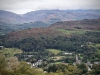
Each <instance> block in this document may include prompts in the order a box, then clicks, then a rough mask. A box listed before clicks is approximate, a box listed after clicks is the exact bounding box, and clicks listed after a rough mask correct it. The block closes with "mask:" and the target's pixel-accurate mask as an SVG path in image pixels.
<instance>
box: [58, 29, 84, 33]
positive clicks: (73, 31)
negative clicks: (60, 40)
mask: <svg viewBox="0 0 100 75" xmlns="http://www.w3.org/2000/svg"><path fill="white" fill-rule="evenodd" d="M57 30H58V31H61V32H62V33H64V34H84V33H85V32H86V30H65V29H57Z"/></svg>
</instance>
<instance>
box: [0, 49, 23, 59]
mask: <svg viewBox="0 0 100 75" xmlns="http://www.w3.org/2000/svg"><path fill="white" fill-rule="evenodd" d="M0 53H3V54H4V55H7V56H8V57H13V56H14V55H15V54H18V53H22V50H20V49H17V48H4V49H2V50H0Z"/></svg>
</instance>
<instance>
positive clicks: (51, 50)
mask: <svg viewBox="0 0 100 75" xmlns="http://www.w3.org/2000/svg"><path fill="white" fill-rule="evenodd" d="M46 50H48V51H50V52H52V53H53V54H55V55H57V54H59V53H60V52H61V50H58V49H46Z"/></svg>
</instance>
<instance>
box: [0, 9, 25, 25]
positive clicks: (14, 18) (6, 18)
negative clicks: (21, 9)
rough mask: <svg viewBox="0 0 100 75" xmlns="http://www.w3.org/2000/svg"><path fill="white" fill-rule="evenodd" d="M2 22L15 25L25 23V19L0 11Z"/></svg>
mask: <svg viewBox="0 0 100 75" xmlns="http://www.w3.org/2000/svg"><path fill="white" fill-rule="evenodd" d="M0 21H3V22H6V23H7V24H10V23H13V24H15V23H20V22H21V21H23V18H22V17H21V16H20V15H18V14H15V13H12V12H9V11H4V10H0Z"/></svg>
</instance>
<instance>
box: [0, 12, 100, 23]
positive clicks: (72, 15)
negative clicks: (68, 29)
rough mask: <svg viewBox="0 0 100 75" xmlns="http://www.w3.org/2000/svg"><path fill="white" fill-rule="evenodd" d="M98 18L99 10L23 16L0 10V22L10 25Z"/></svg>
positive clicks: (34, 13)
mask: <svg viewBox="0 0 100 75" xmlns="http://www.w3.org/2000/svg"><path fill="white" fill-rule="evenodd" d="M99 17H100V10H38V11H31V12H28V13H26V14H23V15H18V14H15V13H12V12H9V11H4V10H0V20H1V21H3V22H6V23H12V24H17V23H28V22H36V21H42V22H44V23H47V24H53V23H55V22H59V21H69V20H82V19H93V18H99Z"/></svg>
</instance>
